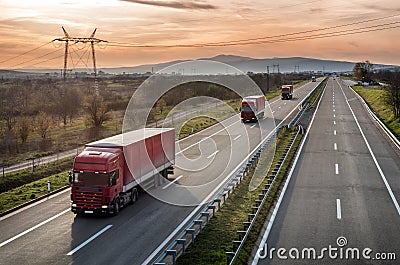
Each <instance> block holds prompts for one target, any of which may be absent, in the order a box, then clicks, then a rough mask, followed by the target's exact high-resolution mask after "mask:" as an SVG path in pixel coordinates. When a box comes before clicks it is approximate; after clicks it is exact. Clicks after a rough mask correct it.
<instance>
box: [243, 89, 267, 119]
mask: <svg viewBox="0 0 400 265" xmlns="http://www.w3.org/2000/svg"><path fill="white" fill-rule="evenodd" d="M264 111H265V97H264V95H259V96H249V97H245V98H243V100H242V107H241V108H240V118H241V119H242V122H246V121H257V120H258V119H259V118H262V117H264Z"/></svg>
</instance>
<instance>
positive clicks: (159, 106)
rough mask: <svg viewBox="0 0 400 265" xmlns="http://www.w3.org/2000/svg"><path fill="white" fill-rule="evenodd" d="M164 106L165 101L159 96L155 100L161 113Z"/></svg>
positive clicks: (165, 104)
mask: <svg viewBox="0 0 400 265" xmlns="http://www.w3.org/2000/svg"><path fill="white" fill-rule="evenodd" d="M166 106H167V103H166V102H165V100H164V99H162V98H161V99H159V100H158V101H157V108H158V109H159V110H160V113H161V114H162V113H163V111H164V109H165V107H166Z"/></svg>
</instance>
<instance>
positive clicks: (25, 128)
mask: <svg viewBox="0 0 400 265" xmlns="http://www.w3.org/2000/svg"><path fill="white" fill-rule="evenodd" d="M17 130H18V136H19V138H20V139H21V141H22V143H25V142H26V140H28V136H29V133H30V130H31V126H30V122H29V119H28V117H21V118H19V119H18V121H17Z"/></svg>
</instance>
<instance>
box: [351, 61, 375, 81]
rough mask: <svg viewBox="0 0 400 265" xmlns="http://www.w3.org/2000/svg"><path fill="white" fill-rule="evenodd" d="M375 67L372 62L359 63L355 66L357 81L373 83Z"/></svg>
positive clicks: (354, 72) (354, 71)
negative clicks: (372, 77)
mask: <svg viewBox="0 0 400 265" xmlns="http://www.w3.org/2000/svg"><path fill="white" fill-rule="evenodd" d="M373 68H374V65H373V64H372V63H371V62H370V61H368V60H367V61H365V62H358V63H356V64H355V65H354V68H353V74H354V77H355V78H357V80H361V81H363V82H369V81H371V76H372V70H373Z"/></svg>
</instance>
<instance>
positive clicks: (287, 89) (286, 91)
mask: <svg viewBox="0 0 400 265" xmlns="http://www.w3.org/2000/svg"><path fill="white" fill-rule="evenodd" d="M281 90H282V99H292V98H293V85H283V86H282V87H281Z"/></svg>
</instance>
